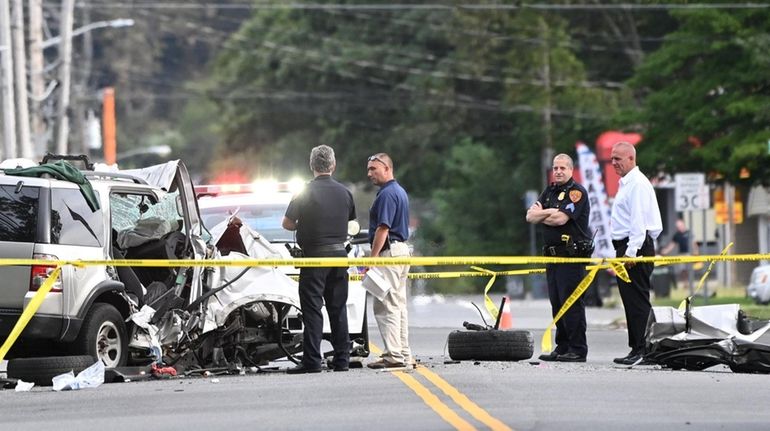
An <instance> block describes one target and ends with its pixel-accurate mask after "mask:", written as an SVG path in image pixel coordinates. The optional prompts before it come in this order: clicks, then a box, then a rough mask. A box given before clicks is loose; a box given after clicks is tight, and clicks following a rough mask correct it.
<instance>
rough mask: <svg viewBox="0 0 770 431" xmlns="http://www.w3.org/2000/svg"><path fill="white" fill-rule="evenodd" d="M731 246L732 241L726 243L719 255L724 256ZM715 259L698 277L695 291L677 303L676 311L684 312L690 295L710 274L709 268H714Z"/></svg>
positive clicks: (698, 289)
mask: <svg viewBox="0 0 770 431" xmlns="http://www.w3.org/2000/svg"><path fill="white" fill-rule="evenodd" d="M732 246H733V243H732V242H731V243H730V244H727V247H725V249H724V250H722V253H720V256H724V255H726V254H727V250H729V249H730V247H732ZM715 262H716V261H715V260H712V261H711V263H709V267H708V269H707V270H706V272H704V273H703V275H702V276H701V278H700V281H699V282H698V287H697V288H696V289H695V292H693V294H692V295H690V296H688V297H687V298H686V299H684V300H682V302H680V303H679V307H678V309H677V310H678V311H679V312H680V313H684V312H685V309H686V308H687V302H688V301H691V300H692V297H693V296H695V295H696V294H697V293H698V292H700V288H701V287H703V284H704V283H705V282H706V278H708V276H709V274H711V269H712V268H714V263H715Z"/></svg>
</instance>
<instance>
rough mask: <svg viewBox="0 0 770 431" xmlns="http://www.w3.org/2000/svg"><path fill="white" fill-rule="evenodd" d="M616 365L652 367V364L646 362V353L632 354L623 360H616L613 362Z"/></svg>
mask: <svg viewBox="0 0 770 431" xmlns="http://www.w3.org/2000/svg"><path fill="white" fill-rule="evenodd" d="M612 361H613V362H614V363H616V364H621V365H650V364H652V362H650V361H646V360H644V353H637V352H633V351H632V352H631V353H629V354H628V355H627V356H625V357H623V358H615V359H613V360H612Z"/></svg>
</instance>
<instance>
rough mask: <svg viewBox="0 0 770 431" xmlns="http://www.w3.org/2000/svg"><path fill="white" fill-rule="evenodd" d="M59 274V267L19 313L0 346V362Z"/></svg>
mask: <svg viewBox="0 0 770 431" xmlns="http://www.w3.org/2000/svg"><path fill="white" fill-rule="evenodd" d="M59 274H61V267H57V268H56V269H55V270H54V271H53V272H52V273H51V275H49V276H48V278H47V279H46V280H45V282H44V283H43V285H42V286H40V288H39V289H38V290H37V293H36V294H35V296H33V297H32V300H31V301H29V304H27V307H26V308H25V309H24V312H22V313H21V316H20V317H19V320H17V321H16V324H15V325H13V329H12V330H11V333H10V334H9V335H8V338H6V339H5V341H4V342H3V345H2V346H0V361H2V360H3V358H5V355H6V354H7V353H8V351H9V350H11V346H13V343H14V342H16V339H17V338H19V335H21V332H22V331H23V330H24V328H25V327H26V326H27V323H29V320H30V319H32V316H33V315H34V314H35V313H37V309H38V308H40V304H42V303H43V300H44V299H45V296H46V295H47V294H48V292H50V291H51V288H52V287H53V284H54V283H56V280H57V279H58V278H59Z"/></svg>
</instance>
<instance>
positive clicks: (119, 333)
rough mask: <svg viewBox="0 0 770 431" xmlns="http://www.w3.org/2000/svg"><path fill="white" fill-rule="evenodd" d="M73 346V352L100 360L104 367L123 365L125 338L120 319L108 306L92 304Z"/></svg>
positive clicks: (125, 350) (111, 307)
mask: <svg viewBox="0 0 770 431" xmlns="http://www.w3.org/2000/svg"><path fill="white" fill-rule="evenodd" d="M72 347H73V351H72V352H73V353H75V354H81V355H90V356H93V357H94V358H97V359H101V360H102V362H104V366H105V367H107V368H114V367H122V366H124V365H126V362H127V360H128V335H127V332H126V324H125V322H124V321H123V316H121V315H120V312H119V311H118V310H117V309H116V308H115V307H113V306H112V305H110V304H105V303H96V304H94V305H93V306H92V307H91V310H89V311H88V315H86V318H85V319H84V320H83V326H81V327H80V333H79V334H78V337H77V339H75V342H74V343H73V344H72Z"/></svg>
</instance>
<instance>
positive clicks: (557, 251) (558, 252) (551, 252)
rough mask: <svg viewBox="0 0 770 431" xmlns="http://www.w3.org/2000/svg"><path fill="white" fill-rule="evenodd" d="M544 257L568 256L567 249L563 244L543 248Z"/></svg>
mask: <svg viewBox="0 0 770 431" xmlns="http://www.w3.org/2000/svg"><path fill="white" fill-rule="evenodd" d="M543 255H545V256H562V257H564V256H568V255H567V247H566V246H565V245H563V244H560V245H547V246H545V247H543Z"/></svg>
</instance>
